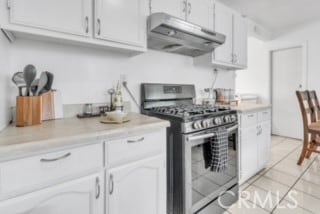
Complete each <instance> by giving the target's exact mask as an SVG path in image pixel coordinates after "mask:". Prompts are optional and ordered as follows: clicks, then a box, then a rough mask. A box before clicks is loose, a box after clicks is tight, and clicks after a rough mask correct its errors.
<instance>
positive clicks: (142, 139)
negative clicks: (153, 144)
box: [127, 137, 144, 143]
mask: <svg viewBox="0 0 320 214" xmlns="http://www.w3.org/2000/svg"><path fill="white" fill-rule="evenodd" d="M142 141H144V137H142V138H140V139H138V140H127V142H128V143H139V142H142Z"/></svg>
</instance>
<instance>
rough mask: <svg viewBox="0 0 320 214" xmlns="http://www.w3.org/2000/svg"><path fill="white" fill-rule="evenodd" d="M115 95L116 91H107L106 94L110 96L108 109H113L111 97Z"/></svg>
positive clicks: (111, 89) (112, 89)
mask: <svg viewBox="0 0 320 214" xmlns="http://www.w3.org/2000/svg"><path fill="white" fill-rule="evenodd" d="M115 93H116V90H114V88H110V89H109V90H108V94H109V95H110V109H112V107H113V95H114V94H115Z"/></svg>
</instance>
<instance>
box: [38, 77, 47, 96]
mask: <svg viewBox="0 0 320 214" xmlns="http://www.w3.org/2000/svg"><path fill="white" fill-rule="evenodd" d="M47 82H48V76H47V73H46V72H42V73H41V75H40V79H39V84H38V88H37V91H36V94H35V96H39V95H40V92H41V91H42V90H43V88H44V87H45V86H46V84H47Z"/></svg>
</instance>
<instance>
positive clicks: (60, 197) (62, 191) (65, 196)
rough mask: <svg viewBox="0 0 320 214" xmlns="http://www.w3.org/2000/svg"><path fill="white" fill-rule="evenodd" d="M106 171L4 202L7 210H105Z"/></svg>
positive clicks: (48, 213) (35, 213) (72, 213)
mask: <svg viewBox="0 0 320 214" xmlns="http://www.w3.org/2000/svg"><path fill="white" fill-rule="evenodd" d="M103 181H104V178H103V175H102V174H97V175H93V176H89V177H86V178H82V179H78V180H75V181H71V182H68V183H64V184H60V185H57V186H53V187H50V188H46V189H43V190H40V191H37V192H33V193H30V194H26V195H24V196H20V197H17V198H13V199H10V200H7V201H2V202H1V203H0V213H3V214H103V211H104V205H103V202H104V200H103V196H104V191H103Z"/></svg>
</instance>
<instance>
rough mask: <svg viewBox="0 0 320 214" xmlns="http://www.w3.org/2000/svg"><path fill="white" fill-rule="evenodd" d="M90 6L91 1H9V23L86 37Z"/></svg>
mask: <svg viewBox="0 0 320 214" xmlns="http://www.w3.org/2000/svg"><path fill="white" fill-rule="evenodd" d="M91 5H92V1H91V0H68V1H66V0H46V1H44V0H28V1H21V0H10V22H11V23H13V24H19V25H23V26H28V27H34V28H39V29H46V30H51V31H56V32H62V33H68V34H74V35H80V36H86V37H88V36H91V34H90V32H91V23H92V12H91V10H92V7H91Z"/></svg>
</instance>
